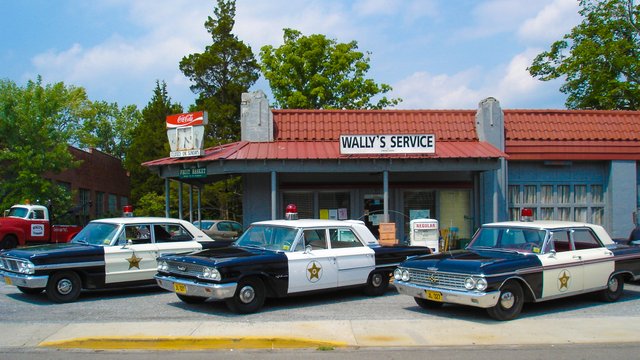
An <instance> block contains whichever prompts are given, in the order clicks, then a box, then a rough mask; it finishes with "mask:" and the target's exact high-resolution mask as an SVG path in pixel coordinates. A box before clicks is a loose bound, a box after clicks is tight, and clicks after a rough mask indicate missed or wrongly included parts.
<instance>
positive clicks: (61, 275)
mask: <svg viewBox="0 0 640 360" xmlns="http://www.w3.org/2000/svg"><path fill="white" fill-rule="evenodd" d="M80 290H82V281H81V280H80V276H78V274H76V273H75V272H73V271H60V272H57V273H54V274H53V275H51V276H50V277H49V281H48V282H47V297H48V298H49V300H51V301H53V302H57V303H66V302H72V301H75V300H76V299H77V298H78V296H79V295H80Z"/></svg>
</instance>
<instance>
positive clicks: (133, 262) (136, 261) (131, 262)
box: [125, 253, 142, 270]
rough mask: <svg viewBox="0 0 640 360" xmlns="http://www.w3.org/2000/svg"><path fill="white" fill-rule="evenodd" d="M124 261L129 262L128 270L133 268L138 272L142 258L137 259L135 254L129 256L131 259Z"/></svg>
mask: <svg viewBox="0 0 640 360" xmlns="http://www.w3.org/2000/svg"><path fill="white" fill-rule="evenodd" d="M125 260H127V261H128V262H129V270H131V268H134V267H136V268H138V270H140V260H142V258H140V257H137V256H136V253H133V254H131V257H130V258H128V259H125Z"/></svg>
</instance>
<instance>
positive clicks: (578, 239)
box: [571, 228, 615, 290]
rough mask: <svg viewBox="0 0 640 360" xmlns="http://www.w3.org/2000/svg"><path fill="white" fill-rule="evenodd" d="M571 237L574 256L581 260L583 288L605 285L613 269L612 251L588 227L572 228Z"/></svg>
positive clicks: (588, 288)
mask: <svg viewBox="0 0 640 360" xmlns="http://www.w3.org/2000/svg"><path fill="white" fill-rule="evenodd" d="M571 239H572V241H573V246H574V248H575V254H574V255H575V256H578V257H579V259H580V261H581V262H582V267H583V272H584V280H583V281H584V285H583V287H584V289H585V290H592V289H598V288H602V287H604V286H606V285H607V282H608V281H609V276H610V275H611V274H612V273H613V271H614V270H615V262H614V258H613V252H611V251H610V250H609V249H607V248H606V247H604V246H603V245H602V243H600V241H599V240H598V238H597V237H596V235H595V234H594V233H593V232H592V231H591V230H589V229H587V228H583V229H574V230H573V231H572V232H571Z"/></svg>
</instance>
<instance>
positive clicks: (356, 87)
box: [260, 29, 402, 109]
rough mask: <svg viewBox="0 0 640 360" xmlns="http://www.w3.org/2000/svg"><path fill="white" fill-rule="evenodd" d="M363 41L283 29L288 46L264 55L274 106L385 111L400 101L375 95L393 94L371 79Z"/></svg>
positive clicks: (268, 49)
mask: <svg viewBox="0 0 640 360" xmlns="http://www.w3.org/2000/svg"><path fill="white" fill-rule="evenodd" d="M357 49H358V43H357V42H355V41H351V42H349V43H338V42H337V41H336V40H335V39H327V38H326V37H325V36H324V35H320V34H314V35H310V36H302V33H301V32H299V31H297V30H293V29H284V44H283V45H282V46H280V47H279V48H274V47H273V46H270V45H267V46H263V47H262V49H261V51H260V57H261V60H262V64H261V67H262V73H263V74H264V76H265V78H266V79H267V80H268V81H269V85H270V87H271V91H272V92H273V96H274V97H275V101H276V103H275V106H276V107H279V108H289V109H382V108H386V107H389V106H395V105H397V104H398V103H399V102H400V101H402V100H401V99H387V98H386V97H382V98H381V99H380V100H378V102H377V103H375V104H374V103H372V101H373V98H374V97H375V96H378V95H381V94H385V93H387V92H389V91H391V90H392V88H391V86H389V85H387V84H377V83H376V82H375V81H373V80H372V79H366V78H365V76H366V74H367V72H368V71H369V55H370V53H367V55H366V56H365V54H363V53H362V52H359V51H357Z"/></svg>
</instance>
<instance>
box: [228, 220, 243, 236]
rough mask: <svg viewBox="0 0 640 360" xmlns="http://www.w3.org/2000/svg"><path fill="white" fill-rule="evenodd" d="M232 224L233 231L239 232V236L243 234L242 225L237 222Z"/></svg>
mask: <svg viewBox="0 0 640 360" xmlns="http://www.w3.org/2000/svg"><path fill="white" fill-rule="evenodd" d="M230 224H231V229H232V230H233V231H235V232H237V233H238V234H239V233H241V232H242V225H240V224H239V223H236V222H232V223H230Z"/></svg>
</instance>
